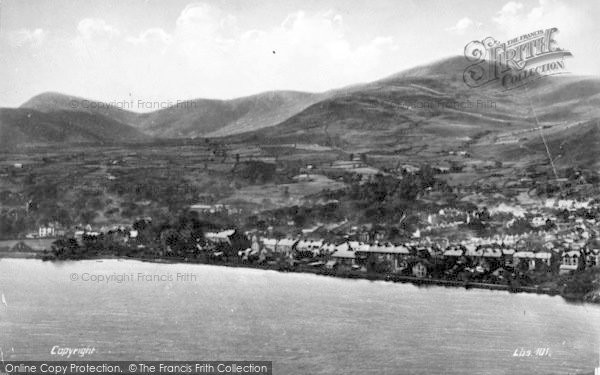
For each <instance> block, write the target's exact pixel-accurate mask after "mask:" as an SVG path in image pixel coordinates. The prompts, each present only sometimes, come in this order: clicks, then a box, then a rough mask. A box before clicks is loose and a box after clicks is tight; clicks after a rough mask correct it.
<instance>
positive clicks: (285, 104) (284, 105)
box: [20, 91, 324, 138]
mask: <svg viewBox="0 0 600 375" xmlns="http://www.w3.org/2000/svg"><path fill="white" fill-rule="evenodd" d="M323 97H324V95H323V94H311V93H304V92H296V91H272V92H266V93H262V94H257V95H252V96H248V97H243V98H237V99H232V100H213V99H195V100H190V101H185V102H183V103H177V104H174V105H172V106H170V107H168V108H164V109H160V110H157V111H154V112H149V113H136V112H132V111H127V110H123V109H120V108H117V107H115V106H109V105H107V104H105V103H102V102H99V101H93V100H88V99H84V98H80V97H75V96H69V95H63V94H59V93H54V92H47V93H43V94H40V95H37V96H35V97H33V98H31V99H30V100H28V101H27V102H25V103H23V104H22V105H21V106H20V108H28V109H33V110H36V111H39V112H44V113H51V112H54V111H57V110H60V111H65V112H77V113H87V114H92V115H100V116H104V117H108V118H111V119H113V120H115V121H118V122H120V123H122V124H126V125H129V126H133V127H135V128H138V129H139V130H140V131H142V132H144V133H146V134H148V135H151V136H156V137H161V138H190V137H198V136H224V135H229V134H235V133H240V132H245V131H251V130H255V129H260V128H262V127H268V126H274V125H277V124H279V123H280V122H282V121H284V120H286V119H288V118H289V117H291V116H293V115H294V114H296V113H298V112H300V111H302V110H303V109H305V108H307V107H308V106H310V105H311V104H313V103H316V102H317V101H319V100H321V99H322V98H323Z"/></svg>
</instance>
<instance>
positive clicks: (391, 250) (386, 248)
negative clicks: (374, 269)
mask: <svg viewBox="0 0 600 375" xmlns="http://www.w3.org/2000/svg"><path fill="white" fill-rule="evenodd" d="M354 249H355V251H356V255H357V257H358V258H359V259H361V262H363V263H368V264H369V263H370V264H371V265H373V264H377V263H382V262H389V263H390V265H391V266H392V269H391V271H392V272H398V271H399V270H401V269H403V266H402V261H403V260H405V259H406V257H408V256H409V255H410V250H409V249H408V248H406V247H405V246H402V245H398V246H395V245H393V244H390V243H388V244H379V243H376V244H373V245H369V244H365V243H355V244H354Z"/></svg>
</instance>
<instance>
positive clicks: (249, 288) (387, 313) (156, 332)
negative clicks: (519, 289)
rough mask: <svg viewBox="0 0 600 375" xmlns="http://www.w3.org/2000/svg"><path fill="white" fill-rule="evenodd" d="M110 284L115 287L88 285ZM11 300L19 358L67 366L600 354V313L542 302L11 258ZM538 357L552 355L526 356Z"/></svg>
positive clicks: (218, 270)
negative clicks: (67, 361) (78, 357)
mask: <svg viewBox="0 0 600 375" xmlns="http://www.w3.org/2000/svg"><path fill="white" fill-rule="evenodd" d="M178 274H179V276H180V278H181V279H180V280H177V276H178ZM73 275H75V276H73ZM97 275H104V276H105V277H107V276H110V275H112V276H113V279H112V280H109V281H108V282H106V281H104V282H102V283H97V282H92V281H82V280H81V278H82V277H83V278H84V279H86V280H88V279H90V278H92V277H94V276H97ZM140 275H141V278H142V279H139V278H138V277H140ZM117 276H119V277H122V278H123V279H121V281H123V282H117V281H118V279H117ZM125 276H127V277H129V276H131V277H129V279H126V278H125ZM75 277H77V280H76V281H72V280H71V278H75ZM148 277H150V278H153V277H158V278H162V280H159V279H152V280H148V279H146V278H148ZM169 278H171V279H172V280H169ZM0 292H2V293H4V295H5V297H6V302H7V304H8V307H7V308H5V307H3V306H0V348H1V349H2V351H3V353H4V359H11V360H60V359H61V358H59V357H56V356H54V355H52V354H51V349H52V347H53V346H55V345H59V346H62V347H81V346H89V347H94V348H95V349H96V351H95V353H94V354H92V355H91V356H90V357H87V358H89V359H90V360H244V359H247V360H268V361H273V369H274V374H302V375H305V374H361V375H362V374H377V375H382V374H428V375H429V374H461V375H463V374H577V373H590V372H593V368H594V367H596V366H598V353H599V350H600V348H599V344H598V343H599V339H600V307H599V306H593V305H574V304H568V303H566V302H565V301H563V300H562V299H561V298H560V297H549V296H541V295H527V294H509V293H506V292H499V291H487V290H464V289H457V288H443V287H427V288H425V287H421V288H419V287H416V286H413V285H410V284H394V283H386V282H370V281H366V280H346V279H336V278H331V277H323V276H316V275H308V274H284V273H277V272H273V271H263V270H254V269H240V268H237V269H235V268H225V267H216V266H205V265H189V264H153V263H144V262H138V261H117V260H105V261H102V262H97V261H80V262H62V263H50V262H41V261H37V260H25V259H0ZM537 348H549V352H550V355H549V356H532V357H515V356H514V355H513V354H514V352H515V350H517V351H518V352H520V351H521V350H524V351H527V350H531V351H535V350H536V349H537Z"/></svg>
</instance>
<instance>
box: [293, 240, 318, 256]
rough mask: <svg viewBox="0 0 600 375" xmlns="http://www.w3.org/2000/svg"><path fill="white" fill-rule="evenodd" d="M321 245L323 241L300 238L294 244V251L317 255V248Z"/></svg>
mask: <svg viewBox="0 0 600 375" xmlns="http://www.w3.org/2000/svg"><path fill="white" fill-rule="evenodd" d="M321 246H323V241H308V240H300V241H298V243H297V244H296V246H295V250H296V253H300V254H305V255H308V254H312V256H313V257H315V256H317V255H319V250H320V249H321Z"/></svg>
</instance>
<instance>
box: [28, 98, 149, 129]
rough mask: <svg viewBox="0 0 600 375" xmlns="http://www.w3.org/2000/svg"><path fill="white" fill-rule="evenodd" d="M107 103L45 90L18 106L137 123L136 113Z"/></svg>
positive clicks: (124, 122) (47, 111)
mask: <svg viewBox="0 0 600 375" xmlns="http://www.w3.org/2000/svg"><path fill="white" fill-rule="evenodd" d="M109 104H110V103H104V102H100V101H94V100H89V99H84V98H80V97H77V96H71V95H65V94H61V93H57V92H45V93H42V94H39V95H36V96H34V97H33V98H31V99H29V100H28V101H26V102H25V103H23V104H21V106H20V107H19V108H28V109H33V110H36V111H38V112H44V113H50V112H56V111H63V112H81V113H87V114H92V115H102V116H104V117H108V118H111V119H113V120H116V121H118V122H121V123H123V124H129V125H134V124H136V123H137V121H138V120H137V119H138V117H139V114H138V113H135V112H131V111H127V110H123V109H120V108H118V107H116V106H114V105H109Z"/></svg>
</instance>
